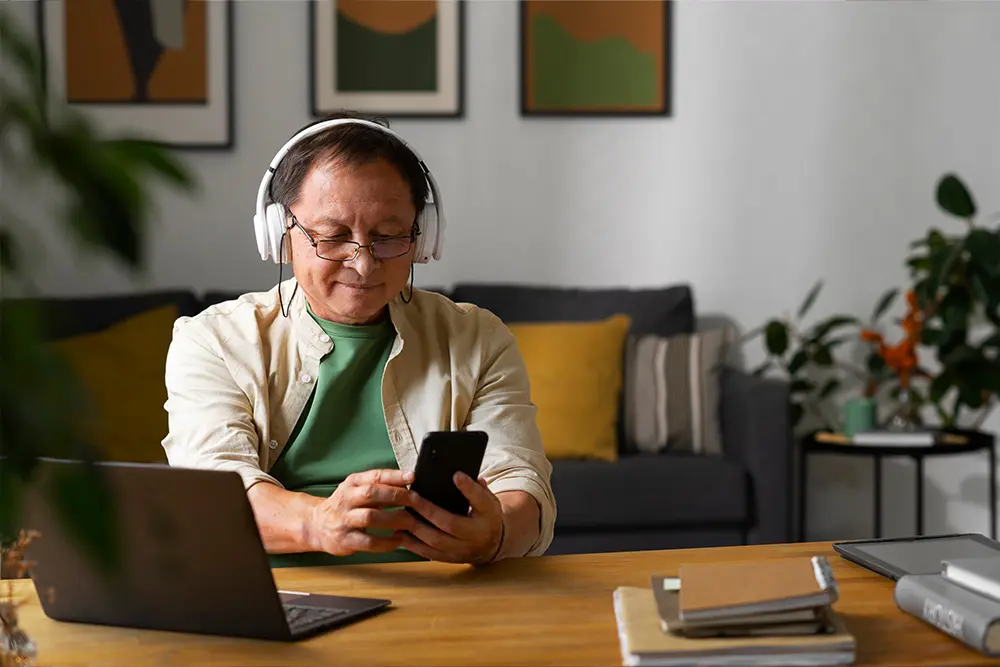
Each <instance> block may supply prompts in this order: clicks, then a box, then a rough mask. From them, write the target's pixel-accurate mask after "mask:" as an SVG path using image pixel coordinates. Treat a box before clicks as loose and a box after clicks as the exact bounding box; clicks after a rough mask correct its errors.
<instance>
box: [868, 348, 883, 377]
mask: <svg viewBox="0 0 1000 667" xmlns="http://www.w3.org/2000/svg"><path fill="white" fill-rule="evenodd" d="M865 365H866V366H867V367H868V372H869V373H871V374H872V375H880V374H882V373H883V372H885V369H886V368H887V367H886V365H885V359H883V358H882V357H881V356H880V355H879V354H878V352H875V351H874V350H873V351H872V352H870V353H869V354H868V359H867V360H866V361H865Z"/></svg>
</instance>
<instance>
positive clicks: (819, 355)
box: [813, 346, 833, 367]
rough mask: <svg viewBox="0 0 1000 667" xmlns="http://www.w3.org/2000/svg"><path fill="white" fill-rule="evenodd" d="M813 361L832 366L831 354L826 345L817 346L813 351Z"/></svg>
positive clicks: (824, 365) (820, 364)
mask: <svg viewBox="0 0 1000 667" xmlns="http://www.w3.org/2000/svg"><path fill="white" fill-rule="evenodd" d="M813 361H815V362H816V364H817V365H819V366H823V367H829V366H833V354H832V353H831V352H830V349H829V348H828V347H825V346H824V347H819V348H817V349H816V351H815V352H814V353H813Z"/></svg>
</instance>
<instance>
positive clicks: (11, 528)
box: [0, 465, 22, 545]
mask: <svg viewBox="0 0 1000 667" xmlns="http://www.w3.org/2000/svg"><path fill="white" fill-rule="evenodd" d="M21 485H22V484H21V476H20V475H17V474H15V471H14V466H10V465H2V466H0V545H6V544H9V543H10V542H11V541H13V540H14V539H16V538H17V532H18V530H19V529H20V528H21V526H19V525H17V517H18V514H19V511H18V510H19V507H20V498H21Z"/></svg>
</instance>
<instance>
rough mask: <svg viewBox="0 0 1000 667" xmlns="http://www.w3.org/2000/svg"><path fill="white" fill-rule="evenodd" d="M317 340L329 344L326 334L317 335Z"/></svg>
mask: <svg viewBox="0 0 1000 667" xmlns="http://www.w3.org/2000/svg"><path fill="white" fill-rule="evenodd" d="M319 339H320V340H321V341H323V342H324V343H329V342H330V337H329V336H327V335H326V334H320V335H319Z"/></svg>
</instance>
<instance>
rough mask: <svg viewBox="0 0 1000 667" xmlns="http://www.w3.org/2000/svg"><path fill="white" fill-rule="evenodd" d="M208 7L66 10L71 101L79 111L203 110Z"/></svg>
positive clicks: (159, 2)
mask: <svg viewBox="0 0 1000 667" xmlns="http://www.w3.org/2000/svg"><path fill="white" fill-rule="evenodd" d="M206 4H207V3H206V0H87V1H86V2H66V3H65V4H64V7H65V25H66V28H65V29H66V56H65V67H66V95H67V101H69V102H71V103H75V104H81V103H83V104H87V103H90V104H93V103H128V104H171V103H174V104H176V103H188V104H204V103H206V102H207V100H208V57H207V52H208V43H207V41H208V40H207V11H206Z"/></svg>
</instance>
